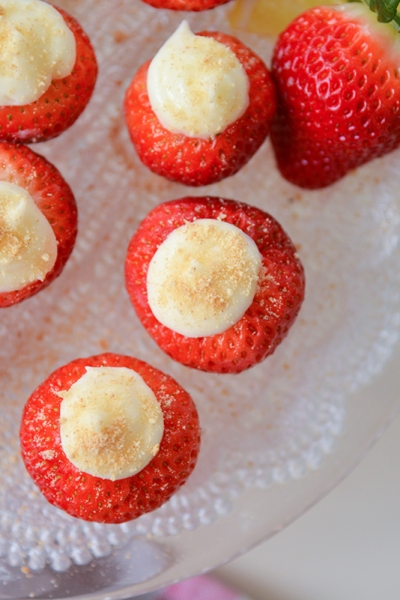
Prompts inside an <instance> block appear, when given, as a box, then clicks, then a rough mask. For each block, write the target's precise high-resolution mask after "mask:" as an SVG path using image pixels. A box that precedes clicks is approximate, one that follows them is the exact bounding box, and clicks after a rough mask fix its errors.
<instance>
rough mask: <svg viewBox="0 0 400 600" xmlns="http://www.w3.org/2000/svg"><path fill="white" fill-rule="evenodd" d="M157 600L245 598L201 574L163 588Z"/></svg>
mask: <svg viewBox="0 0 400 600" xmlns="http://www.w3.org/2000/svg"><path fill="white" fill-rule="evenodd" d="M159 600H246V598H245V597H244V596H243V595H242V594H238V593H237V592H235V590H232V588H230V587H228V586H226V585H225V584H223V583H219V582H218V581H216V580H215V579H213V578H212V577H208V576H205V575H202V576H200V577H193V579H187V580H186V581H181V582H180V583H176V584H175V585H171V586H169V587H168V588H166V589H164V590H163V591H162V593H161V596H160V598H159Z"/></svg>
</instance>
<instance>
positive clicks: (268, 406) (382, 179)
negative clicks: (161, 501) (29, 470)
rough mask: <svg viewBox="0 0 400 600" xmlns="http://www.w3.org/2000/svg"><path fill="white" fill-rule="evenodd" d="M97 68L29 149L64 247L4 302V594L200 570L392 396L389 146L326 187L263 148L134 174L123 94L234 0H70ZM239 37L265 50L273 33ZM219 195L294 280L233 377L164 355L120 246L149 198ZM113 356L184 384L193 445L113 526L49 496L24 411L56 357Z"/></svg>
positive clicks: (280, 511)
mask: <svg viewBox="0 0 400 600" xmlns="http://www.w3.org/2000/svg"><path fill="white" fill-rule="evenodd" d="M58 4H59V5H60V6H61V7H63V8H65V9H66V10H68V11H69V12H70V13H71V14H73V15H75V16H76V17H77V18H78V20H80V22H81V23H82V25H83V26H84V27H85V29H86V30H87V32H88V33H89V35H90V36H91V38H92V41H93V43H94V45H95V48H96V52H97V55H98V58H99V63H100V76H99V80H98V84H97V88H96V91H95V94H94V96H93V99H92V101H91V103H90V105H89V107H88V108H87V110H86V111H85V113H84V114H83V115H82V117H81V118H80V119H79V121H78V122H77V123H76V124H75V125H74V127H72V128H71V130H69V131H68V132H66V133H65V134H63V135H62V136H61V137H60V138H58V139H56V140H53V141H51V142H48V143H43V144H40V145H37V146H35V149H36V150H37V151H38V152H40V153H42V154H44V155H45V156H46V157H48V158H49V159H50V160H51V161H52V162H54V164H56V165H57V167H58V168H59V169H60V171H61V172H62V173H63V175H64V177H65V178H66V179H67V180H68V181H69V182H70V184H71V186H72V188H73V190H74V192H75V195H76V198H77V202H78V206H79V223H80V230H79V236H78V240H77V245H76V248H75V250H74V253H73V255H72V258H71V260H70V262H69V263H68V265H67V267H66V269H65V271H64V273H63V274H62V276H61V277H60V278H59V279H58V280H57V281H56V282H54V283H53V284H52V285H51V287H49V288H48V289H47V290H45V291H43V292H42V293H40V294H39V295H37V296H36V297H34V298H32V299H30V300H28V301H25V302H23V303H22V304H20V305H19V306H14V307H12V308H9V309H4V310H3V311H2V312H1V314H0V359H1V360H0V368H1V379H2V396H3V415H2V420H1V424H0V468H1V472H2V478H1V486H0V583H1V585H0V599H22V598H24V599H25V598H26V599H27V598H42V599H44V598H54V599H56V598H67V597H68V598H69V597H73V598H89V597H90V598H96V599H98V600H100V599H101V600H106V599H107V600H111V599H115V600H117V599H121V598H127V597H129V596H135V595H138V594H142V593H144V592H148V591H152V590H154V589H157V588H159V587H162V586H164V585H167V584H168V583H171V582H173V581H176V580H179V579H182V578H186V577H189V576H191V575H194V574H197V573H200V572H203V571H206V570H209V569H211V568H213V567H215V566H217V565H219V564H221V563H223V562H225V561H227V560H229V559H231V558H233V557H234V556H236V555H238V554H239V553H242V552H244V551H246V550H247V549H249V548H250V547H251V546H253V545H255V544H257V543H258V542H260V541H261V540H263V539H266V538H267V537H268V536H271V535H272V534H274V533H276V532H277V531H279V530H280V529H281V528H282V527H284V526H285V525H286V524H287V523H289V522H290V521H292V520H293V519H294V518H296V517H297V516H299V515H300V514H302V513H303V512H304V510H306V509H307V508H308V507H310V506H311V505H312V504H313V503H315V502H316V501H317V500H318V499H320V498H321V497H322V496H323V495H324V494H326V493H327V492H328V491H329V489H331V488H332V487H333V486H334V485H335V484H337V483H338V482H339V481H340V479H341V478H342V477H343V476H344V475H345V474H346V473H347V472H348V471H349V470H350V469H351V468H352V467H353V466H354V465H355V463H356V462H357V461H358V460H359V459H360V458H361V456H362V455H363V454H364V452H365V451H366V450H367V448H368V447H369V446H370V445H371V443H372V442H373V441H374V439H376V437H377V436H378V435H379V434H380V433H381V432H382V430H383V429H384V427H385V425H386V424H387V423H388V421H389V420H390V418H391V417H392V416H393V414H394V413H395V412H396V410H397V408H398V404H399V390H400V370H399V369H398V368H397V364H398V359H399V357H400V350H399V344H398V339H399V330H400V319H399V309H400V281H399V280H400V270H399V268H398V265H399V261H400V249H399V243H398V242H399V233H400V203H399V199H398V191H397V189H398V178H397V175H398V167H397V164H398V161H399V158H400V153H399V152H395V153H393V154H391V155H390V156H388V157H386V158H384V159H381V160H376V161H375V162H373V163H371V164H370V165H367V166H365V167H363V168H361V169H359V170H358V171H357V172H356V173H353V174H350V175H348V176H347V177H346V178H345V179H343V180H342V181H340V182H339V183H337V184H336V185H335V186H332V187H331V188H329V189H327V190H324V191H321V192H304V191H301V190H299V189H297V188H295V187H293V186H291V185H290V184H288V183H287V182H285V181H284V180H283V179H282V178H281V177H280V175H279V173H278V172H277V170H276V168H275V166H274V161H273V157H272V152H271V148H270V145H269V142H267V143H265V144H264V146H263V147H262V148H261V149H260V151H259V152H258V154H257V155H256V156H255V157H254V158H253V159H252V160H251V161H250V163H249V164H248V165H247V166H246V167H245V168H244V169H243V170H242V171H241V172H240V173H238V174H237V175H236V176H234V177H233V178H231V179H228V180H226V181H225V182H222V183H220V184H218V185H215V186H209V187H207V188H203V189H195V190H191V189H188V188H185V187H183V186H180V185H178V184H172V183H169V182H166V181H164V180H163V179H161V178H159V177H157V176H156V175H153V174H151V173H150V172H149V171H148V170H147V169H146V168H145V167H143V166H142V165H141V164H140V162H139V160H138V158H137V157H136V154H135V152H134V150H133V148H132V146H131V144H130V142H129V139H128V135H127V132H126V130H125V126H124V122H123V117H122V101H123V96H124V93H125V90H126V87H127V85H128V83H129V81H130V79H131V78H132V76H133V74H134V72H135V71H136V70H137V68H138V67H139V66H140V65H141V64H142V63H143V62H144V61H145V60H147V59H148V58H151V57H152V56H153V54H154V53H155V51H156V50H157V49H158V48H159V46H160V45H161V44H162V42H163V41H165V40H166V39H167V37H168V36H169V35H170V34H171V33H172V32H173V31H174V29H175V28H176V27H177V25H178V24H179V22H180V21H181V20H182V19H183V18H184V17H185V18H188V20H189V23H190V25H191V26H192V29H193V30H194V31H199V30H202V29H219V30H222V31H226V32H229V26H228V22H227V19H226V12H227V10H229V6H228V5H227V6H225V7H221V8H219V9H216V10H214V11H209V12H207V13H206V14H189V15H187V14H185V15H182V14H174V13H170V12H167V11H157V10H155V9H153V8H151V7H149V6H147V5H144V4H142V3H141V2H140V1H139V0H136V1H132V0H114V2H112V3H111V2H108V1H106V0H87V1H85V2H84V1H83V0H80V1H78V0H63V1H60V2H59V3H58ZM240 37H241V38H242V39H243V41H245V42H246V43H247V44H248V45H250V46H251V47H252V48H253V49H254V50H256V52H258V54H260V55H261V56H262V57H263V58H264V59H265V61H266V62H267V63H269V61H270V54H271V48H272V40H266V39H260V38H257V37H255V36H246V35H243V34H241V35H240ZM202 194H213V195H220V196H223V197H227V198H233V199H236V200H242V201H245V202H248V203H250V204H254V205H257V206H259V207H261V208H262V209H264V210H266V211H267V212H270V213H271V214H272V215H274V216H275V217H276V218H277V219H278V220H279V221H280V222H281V224H282V225H283V226H284V228H285V229H286V231H287V232H288V233H289V235H290V236H291V238H292V239H293V241H294V242H295V243H296V245H297V247H298V250H299V254H300V256H301V259H302V261H303V263H304V266H305V269H306V274H307V295H306V300H305V303H304V306H303V308H302V311H301V314H300V315H299V318H298V320H297V322H296V323H295V325H294V327H293V329H292V330H291V331H290V333H289V336H288V337H287V339H286V340H285V341H284V343H282V345H281V346H280V347H279V348H278V350H277V351H276V352H275V354H274V355H273V356H272V357H270V358H269V359H267V361H265V362H264V363H263V364H261V365H259V366H257V367H255V368H253V369H251V370H250V371H248V372H246V373H243V374H241V375H235V376H229V375H210V374H205V373H200V372H195V371H193V370H191V369H188V368H185V367H182V366H180V365H178V364H176V363H173V362H172V361H171V360H170V359H168V357H166V356H165V355H164V354H163V353H162V352H161V351H160V350H159V349H158V348H157V347H156V345H155V344H154V342H153V341H152V340H151V339H150V338H149V336H148V335H147V333H146V332H145V331H144V330H143V328H142V326H141V325H140V323H139V321H138V319H137V318H136V315H135V314H134V311H133V309H132V307H131V305H130V302H129V300H128V296H127V293H126V291H125V288H124V273H123V265H124V258H125V252H126V248H127V244H128V241H129V239H130V237H131V235H132V234H133V232H134V230H135V229H136V227H137V225H138V224H139V222H140V220H141V219H142V218H143V217H144V216H145V214H146V213H147V212H148V211H149V210H150V209H151V208H152V207H153V206H155V205H156V204H157V203H159V202H162V201H165V200H170V199H173V198H179V197H182V196H185V195H202ZM106 350H109V351H113V352H119V353H125V354H130V355H134V356H137V357H138V358H141V359H143V360H147V361H148V362H150V363H151V364H153V365H154V366H156V367H158V368H160V369H161V370H163V371H165V372H166V373H169V374H170V375H172V376H173V377H175V378H176V379H177V380H178V381H179V382H180V383H181V384H182V385H183V386H184V387H186V388H187V389H188V391H189V392H190V393H191V394H192V396H193V398H194V400H195V402H196V404H197V406H198V409H199V412H200V418H201V423H202V430H203V443H202V450H201V456H200V459H199V463H198V466H197V467H196V469H195V472H194V473H193V475H192V477H191V478H190V480H189V482H188V483H187V485H186V486H185V487H184V488H183V489H182V490H181V491H180V492H179V493H178V494H177V495H176V496H175V497H174V498H172V499H171V501H170V502H169V503H168V504H167V505H165V506H164V507H162V508H161V509H159V510H158V511H156V512H154V513H152V514H151V515H145V516H143V517H142V518H140V519H138V520H137V521H135V522H132V523H128V524H124V525H121V526H105V525H97V524H91V523H84V522H81V521H78V520H76V519H73V518H71V517H69V516H67V515H65V514H63V513H62V512H61V511H59V510H57V509H55V508H54V507H52V506H50V505H48V504H47V503H46V501H45V500H44V499H43V498H42V497H41V495H40V494H39V493H38V491H37V490H36V488H35V486H34V485H33V484H32V483H31V481H30V479H29V478H28V476H27V475H26V473H25V470H24V467H23V465H22V461H21V459H20V455H19V444H18V429H19V422H20V414H21V409H22V406H23V404H24V403H25V401H26V399H27V397H28V396H29V395H30V393H31V392H32V390H33V389H34V388H35V387H36V386H37V385H38V384H39V383H40V382H41V381H42V380H43V379H44V378H46V377H47V375H48V374H49V373H50V372H51V371H53V370H54V369H55V368H57V367H58V366H59V365H61V364H64V363H66V362H68V361H69V360H72V359H74V358H76V357H78V356H88V355H91V354H96V353H100V352H104V351H106Z"/></svg>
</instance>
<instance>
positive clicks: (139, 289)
mask: <svg viewBox="0 0 400 600" xmlns="http://www.w3.org/2000/svg"><path fill="white" fill-rule="evenodd" d="M125 272H126V285H127V290H128V293H129V296H130V299H131V301H132V303H133V306H134V307H135V309H136V312H137V315H138V317H139V319H140V320H141V322H142V323H143V325H144V327H145V328H146V329H147V331H148V332H149V333H150V335H151V336H152V337H153V339H154V340H155V341H156V342H157V344H158V345H159V346H160V347H161V348H162V350H164V351H165V352H166V353H167V354H168V355H169V356H170V357H171V358H173V359H175V360H177V361H178V362H181V363H182V364H184V365H186V366H189V367H193V368H195V369H200V370H203V371H210V372H216V373H239V372H241V371H243V370H245V369H248V368H249V367H252V366H253V365H255V364H257V363H259V362H261V361H262V360H264V359H265V358H266V357H267V356H268V355H270V354H272V353H273V352H274V350H275V349H276V347H277V346H278V344H279V343H280V342H281V341H282V340H283V339H284V338H285V336H286V335H287V333H288V331H289V329H290V327H291V326H292V324H293V323H294V321H295V319H296V316H297V314H298V312H299V310H300V307H301V304H302V301H303V298H304V288H305V280H304V271H303V267H302V265H301V262H300V259H299V257H298V255H297V252H296V249H295V247H294V245H293V243H292V241H291V240H290V238H289V236H288V235H287V234H286V233H285V231H284V230H283V229H282V227H281V226H280V225H279V224H278V223H277V221H276V220H275V219H274V218H273V217H272V216H271V215H269V214H267V213H265V212H264V211H262V210H260V209H258V208H255V207H252V206H250V205H248V204H244V203H242V202H236V201H234V200H226V199H223V198H216V197H210V196H206V197H199V198H193V197H188V198H182V199H180V200H173V201H170V202H165V203H163V204H160V205H159V206H157V207H156V208H154V209H153V210H152V211H151V212H150V213H149V214H148V215H147V217H146V218H145V219H144V221H143V222H142V223H141V225H140V226H139V228H138V230H137V231H136V233H135V234H134V235H133V237H132V239H131V242H130V244H129V247H128V252H127V257H126V264H125Z"/></svg>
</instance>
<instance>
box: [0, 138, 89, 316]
mask: <svg viewBox="0 0 400 600" xmlns="http://www.w3.org/2000/svg"><path fill="white" fill-rule="evenodd" d="M77 221H78V215H77V207H76V202H75V198H74V195H73V193H72V191H71V188H70V187H69V185H68V183H67V182H66V181H65V179H64V178H63V177H62V175H61V174H60V172H59V171H58V170H57V169H56V167H55V166H54V165H52V164H51V163H49V162H48V161H47V160H46V159H45V158H43V157H42V156H40V155H39V154H37V153H36V152H33V150H31V149H30V148H28V147H27V146H23V145H21V144H8V143H7V142H0V308H2V307H6V306H11V305H13V304H16V303H18V302H21V301H22V300H25V299H26V298H29V297H30V296H33V295H34V294H36V293H37V292H39V291H40V290H42V289H43V288H45V287H47V286H48V285H49V283H51V282H52V281H53V280H54V279H55V278H56V277H58V275H60V273H61V271H62V270H63V268H64V266H65V264H66V262H67V260H68V258H69V256H70V254H71V252H72V249H73V247H74V244H75V239H76V234H77Z"/></svg>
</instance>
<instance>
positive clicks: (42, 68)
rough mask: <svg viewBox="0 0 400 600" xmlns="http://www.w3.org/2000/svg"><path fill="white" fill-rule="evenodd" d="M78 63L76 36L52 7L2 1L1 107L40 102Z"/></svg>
mask: <svg viewBox="0 0 400 600" xmlns="http://www.w3.org/2000/svg"><path fill="white" fill-rule="evenodd" d="M75 60H76V42H75V36H74V34H73V33H72V31H71V30H70V29H69V27H68V26H67V24H66V23H65V21H64V19H63V17H62V16H61V14H60V13H59V12H58V11H57V10H56V9H55V8H54V7H53V6H51V4H48V3H47V2H42V1H41V0H0V105H2V106H22V105H24V104H30V103H31V102H34V101H35V100H38V99H39V98H40V96H42V95H43V94H44V93H45V92H46V90H47V89H48V88H49V87H50V84H51V82H52V80H54V79H62V78H63V77H66V76H67V75H70V73H71V72H72V69H73V67H74V64H75Z"/></svg>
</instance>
